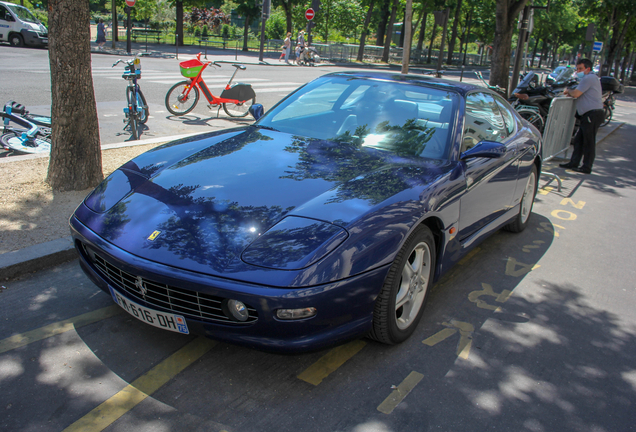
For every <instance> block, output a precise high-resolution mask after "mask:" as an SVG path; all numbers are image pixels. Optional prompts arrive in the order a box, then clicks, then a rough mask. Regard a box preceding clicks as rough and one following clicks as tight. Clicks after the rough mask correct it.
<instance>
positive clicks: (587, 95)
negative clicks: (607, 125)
mask: <svg viewBox="0 0 636 432" xmlns="http://www.w3.org/2000/svg"><path fill="white" fill-rule="evenodd" d="M592 67H593V64H592V62H591V61H590V60H589V59H580V60H579V61H577V62H576V71H577V75H578V77H579V84H578V86H577V87H576V88H575V89H568V88H566V89H565V91H564V92H563V94H565V95H567V96H572V97H573V98H575V99H576V113H577V118H578V119H579V123H580V126H579V130H578V132H577V133H576V135H575V136H574V143H573V145H574V150H573V151H572V157H571V158H570V162H568V163H563V164H559V166H560V167H563V168H570V169H571V170H572V171H576V172H580V173H583V174H591V173H592V165H593V164H594V157H595V156H596V133H597V132H598V128H599V127H600V126H601V123H603V119H604V118H605V112H604V111H603V99H602V94H603V91H602V90H601V80H600V79H599V77H598V76H597V75H596V74H593V73H591V72H592ZM581 158H582V159H583V165H581V166H579V164H580V163H581Z"/></svg>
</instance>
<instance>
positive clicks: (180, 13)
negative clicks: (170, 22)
mask: <svg viewBox="0 0 636 432" xmlns="http://www.w3.org/2000/svg"><path fill="white" fill-rule="evenodd" d="M175 7H176V12H177V30H176V34H178V35H179V39H178V41H179V46H183V1H177V3H176V4H175Z"/></svg>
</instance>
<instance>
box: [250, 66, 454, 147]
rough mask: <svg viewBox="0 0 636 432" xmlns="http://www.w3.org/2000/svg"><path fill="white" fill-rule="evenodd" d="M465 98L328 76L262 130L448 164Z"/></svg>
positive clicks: (272, 114)
mask: <svg viewBox="0 0 636 432" xmlns="http://www.w3.org/2000/svg"><path fill="white" fill-rule="evenodd" d="M458 100H459V96H458V94H457V93H455V92H452V91H446V90H440V89H435V88H430V87H427V86H425V85H422V84H416V83H409V84H406V83H398V82H394V81H389V80H381V79H372V78H362V77H351V76H325V77H322V78H319V79H317V80H315V81H312V82H310V83H309V84H307V85H306V86H304V87H302V88H301V89H299V90H298V91H296V92H295V93H293V94H292V95H290V96H289V97H288V98H286V99H284V100H283V101H282V102H280V103H279V104H278V105H276V106H275V107H274V108H272V109H271V110H270V111H269V112H268V113H267V114H266V115H265V116H264V117H263V118H261V119H260V120H259V121H258V122H257V125H258V126H260V127H265V128H272V129H275V130H278V131H281V132H286V133H289V134H292V135H299V136H304V137H309V138H314V139H324V140H330V141H337V142H348V143H353V144H355V145H358V146H360V147H361V148H365V147H367V148H374V149H379V150H383V151H388V152H393V153H396V154H398V155H403V156H422V157H428V158H436V159H444V158H447V157H448V153H449V147H450V146H449V144H448V142H449V139H450V135H451V134H450V132H451V130H450V129H451V125H452V124H453V121H452V119H453V118H455V115H456V111H457V106H458Z"/></svg>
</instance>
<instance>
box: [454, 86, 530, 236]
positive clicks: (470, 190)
mask: <svg viewBox="0 0 636 432" xmlns="http://www.w3.org/2000/svg"><path fill="white" fill-rule="evenodd" d="M512 136H514V134H511V133H510V131H509V129H508V127H507V126H506V122H505V121H504V118H503V116H502V115H501V112H500V110H499V107H498V105H497V103H496V101H495V99H494V97H493V95H491V94H490V93H487V92H480V91H477V92H473V93H470V94H468V95H467V97H466V113H465V120H464V130H463V135H462V148H461V152H462V153H463V152H464V151H466V150H468V149H469V148H472V147H474V146H476V145H478V144H479V143H480V142H481V141H484V140H487V141H496V142H500V143H502V144H504V145H505V153H504V154H503V155H502V156H501V157H499V158H484V157H476V158H471V159H467V160H464V161H461V162H460V163H461V164H462V168H463V170H464V176H465V181H466V190H465V192H464V194H463V195H462V197H461V199H460V202H461V209H460V219H459V240H460V241H463V240H465V239H467V238H468V237H470V236H471V235H473V234H475V233H476V232H477V231H479V230H480V229H481V228H483V227H484V226H486V225H488V224H489V223H491V222H492V221H494V220H495V219H496V218H497V217H499V216H502V215H503V214H504V213H505V212H506V211H507V210H509V209H510V208H511V207H512V202H513V197H514V192H515V186H516V182H517V171H518V166H517V163H516V151H517V146H516V143H515V142H514V141H513V140H512V139H511V138H512Z"/></svg>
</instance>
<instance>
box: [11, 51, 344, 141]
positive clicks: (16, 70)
mask: <svg viewBox="0 0 636 432" xmlns="http://www.w3.org/2000/svg"><path fill="white" fill-rule="evenodd" d="M0 57H1V58H2V62H0V75H1V76H2V81H1V82H0V103H1V104H4V103H6V102H7V101H9V100H14V101H17V102H19V103H21V104H23V105H25V106H26V107H27V109H28V110H29V111H31V112H33V113H38V114H43V115H50V109H51V79H50V72H49V60H48V51H47V50H43V49H25V48H12V47H10V46H8V45H0ZM188 58H192V56H191V55H188V54H186V53H182V54H181V55H180V56H179V59H176V58H174V55H173V56H166V58H154V57H142V60H141V61H142V63H141V65H142V78H141V80H140V81H139V85H140V87H141V89H142V91H143V93H144V95H145V97H146V101H147V102H148V105H149V110H150V119H149V121H148V122H147V123H146V126H147V128H145V130H143V132H142V135H141V137H140V138H141V139H151V138H161V137H170V136H175V135H180V134H185V133H196V132H202V133H203V132H208V131H209V130H210V129H211V128H218V127H231V126H232V123H234V124H244V123H246V122H251V121H253V119H252V117H251V116H249V115H248V117H246V118H243V119H232V118H230V117H228V116H227V115H226V114H225V112H224V111H223V109H220V110H219V108H216V107H215V108H212V109H210V108H208V106H207V105H208V104H207V101H206V100H205V98H204V97H203V95H201V97H200V99H199V103H198V104H197V107H196V108H195V109H194V111H192V112H191V113H189V114H188V115H185V116H173V115H172V114H170V113H169V112H168V111H167V109H166V107H165V102H164V101H165V97H166V94H167V92H168V90H169V89H170V88H171V87H172V86H173V85H174V84H176V83H177V82H180V81H183V80H184V78H183V77H182V76H181V74H180V72H179V62H180V61H183V60H185V59H188ZM233 58H234V56H233V55H232V54H229V53H228V54H226V55H223V56H220V55H215V56H213V55H209V56H208V59H209V60H216V59H220V60H226V61H232V60H233ZM117 59H118V57H117V56H112V55H107V54H99V53H94V54H93V55H92V73H93V87H94V91H95V100H96V104H97V113H98V119H99V126H100V139H101V142H102V144H113V143H119V142H123V141H126V140H128V139H130V132H129V131H124V130H123V128H124V123H123V120H124V114H123V108H124V106H125V105H126V85H127V81H126V80H124V79H122V73H123V71H124V69H123V64H119V65H118V66H116V67H114V68H113V67H112V65H113V63H115V61H117ZM249 60H250V61H253V62H258V58H251V59H249ZM272 60H273V61H274V63H276V65H277V66H278V64H280V65H281V67H272V66H259V65H248V66H247V68H246V70H244V71H239V72H238V73H237V75H236V78H235V79H234V82H245V83H249V84H252V86H253V88H254V90H255V92H256V102H257V103H260V104H263V106H264V107H265V109H266V110H267V109H269V108H271V107H272V106H273V105H274V104H275V103H276V102H278V101H279V100H280V99H282V98H283V97H284V96H286V95H287V94H289V93H290V92H291V91H293V90H295V89H296V88H298V87H299V86H301V85H303V84H305V83H306V82H308V81H311V80H312V79H314V78H316V77H318V76H320V75H323V74H325V73H328V72H331V71H337V70H342V68H339V67H315V68H310V67H285V66H282V65H283V63H278V62H277V61H276V59H272ZM233 72H234V68H233V67H232V66H231V64H227V63H226V64H222V66H221V67H220V68H213V67H211V66H210V67H208V69H207V70H206V71H204V75H203V77H204V80H205V81H206V83H207V85H208V87H209V88H210V90H211V92H212V93H213V94H214V95H216V96H218V95H220V93H221V91H222V90H223V88H224V87H225V85H226V83H227V82H228V80H229V79H230V77H231V76H232V73H233ZM219 111H220V112H219Z"/></svg>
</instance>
